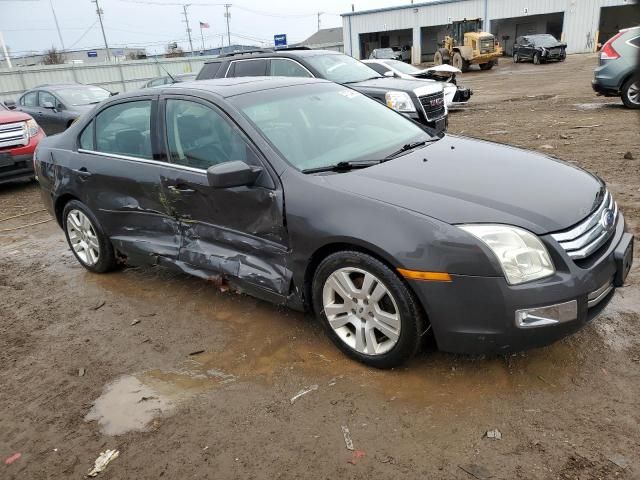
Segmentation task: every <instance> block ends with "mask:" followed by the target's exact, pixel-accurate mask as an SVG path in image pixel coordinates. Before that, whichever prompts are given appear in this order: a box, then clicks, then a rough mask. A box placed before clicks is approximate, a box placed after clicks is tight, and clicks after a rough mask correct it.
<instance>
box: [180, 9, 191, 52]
mask: <svg viewBox="0 0 640 480" xmlns="http://www.w3.org/2000/svg"><path fill="white" fill-rule="evenodd" d="M188 6H189V4H187V5H182V12H183V13H182V14H183V15H184V23H186V24H187V35H188V36H189V48H190V49H191V56H192V57H193V42H192V41H191V28H189V17H188V16H187V7H188Z"/></svg>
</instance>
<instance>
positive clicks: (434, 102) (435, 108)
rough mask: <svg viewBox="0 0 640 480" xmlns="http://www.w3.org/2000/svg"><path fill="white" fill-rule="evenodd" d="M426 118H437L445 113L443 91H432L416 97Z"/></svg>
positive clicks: (430, 119) (431, 119)
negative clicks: (429, 93)
mask: <svg viewBox="0 0 640 480" xmlns="http://www.w3.org/2000/svg"><path fill="white" fill-rule="evenodd" d="M418 99H419V100H420V104H421V105H422V108H423V110H424V114H425V116H426V117H427V120H429V121H433V120H439V119H441V118H442V117H444V116H445V114H446V113H447V110H446V107H445V103H444V93H433V94H431V95H424V96H422V97H418Z"/></svg>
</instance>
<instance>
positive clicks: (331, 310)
mask: <svg viewBox="0 0 640 480" xmlns="http://www.w3.org/2000/svg"><path fill="white" fill-rule="evenodd" d="M322 301H323V306H324V313H325V315H326V317H327V320H328V322H329V325H330V326H331V328H332V329H333V331H334V332H335V333H336V334H337V336H338V337H339V338H340V339H341V340H342V341H343V342H344V343H345V344H347V345H348V346H349V347H351V348H352V349H354V350H356V351H357V352H359V353H363V354H366V355H382V354H384V353H386V352H388V351H390V350H391V349H392V348H393V347H394V346H395V345H396V343H397V342H398V339H399V337H400V325H401V319H400V310H399V309H398V305H397V303H396V300H395V299H394V298H393V295H391V292H390V291H389V289H388V288H387V287H386V286H385V285H384V283H382V282H381V281H380V280H379V279H378V278H377V277H376V276H374V275H372V274H371V273H369V272H367V271H365V270H362V269H359V268H353V267H347V268H341V269H338V270H336V271H334V272H333V273H332V274H331V275H330V276H329V277H328V278H327V280H326V281H325V283H324V287H323V291H322Z"/></svg>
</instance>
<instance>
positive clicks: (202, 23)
mask: <svg viewBox="0 0 640 480" xmlns="http://www.w3.org/2000/svg"><path fill="white" fill-rule="evenodd" d="M200 28H209V24H208V23H207V22H200Z"/></svg>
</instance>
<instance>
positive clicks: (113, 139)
mask: <svg viewBox="0 0 640 480" xmlns="http://www.w3.org/2000/svg"><path fill="white" fill-rule="evenodd" d="M95 129H96V148H95V150H96V151H98V152H104V153H116V154H120V155H127V156H130V157H140V158H148V159H151V158H152V153H151V100H141V101H135V102H127V103H119V104H117V105H113V106H112V107H108V108H106V109H105V110H103V111H102V112H100V113H99V114H98V116H97V117H96V119H95Z"/></svg>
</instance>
